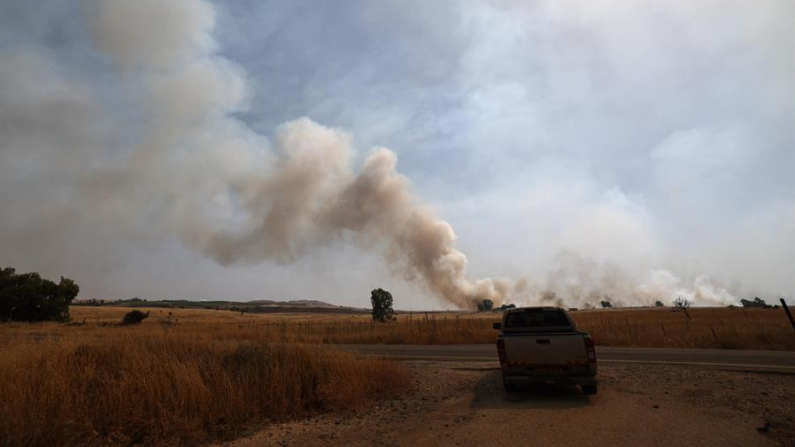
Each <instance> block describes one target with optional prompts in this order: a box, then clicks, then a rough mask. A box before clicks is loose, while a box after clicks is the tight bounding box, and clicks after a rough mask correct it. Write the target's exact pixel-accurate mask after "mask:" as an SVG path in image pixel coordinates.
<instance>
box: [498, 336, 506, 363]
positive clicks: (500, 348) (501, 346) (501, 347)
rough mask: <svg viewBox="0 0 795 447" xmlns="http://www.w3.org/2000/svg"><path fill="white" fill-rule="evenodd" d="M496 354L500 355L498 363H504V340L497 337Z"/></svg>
mask: <svg viewBox="0 0 795 447" xmlns="http://www.w3.org/2000/svg"><path fill="white" fill-rule="evenodd" d="M497 355H498V356H500V363H505V362H506V361H507V360H506V357H505V340H503V339H501V338H498V339H497Z"/></svg>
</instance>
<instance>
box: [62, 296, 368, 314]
mask: <svg viewBox="0 0 795 447" xmlns="http://www.w3.org/2000/svg"><path fill="white" fill-rule="evenodd" d="M72 305H73V306H102V307H106V306H111V307H160V308H179V309H214V310H230V311H234V312H251V313H277V312H278V313H289V312H296V313H299V312H320V313H369V312H370V310H369V309H362V308H358V307H347V306H337V305H334V304H330V303H326V302H325V301H318V300H290V301H272V300H255V301H188V300H155V301H149V300H145V299H144V300H142V299H140V298H133V299H129V300H113V301H110V300H96V299H90V300H75V301H73V302H72Z"/></svg>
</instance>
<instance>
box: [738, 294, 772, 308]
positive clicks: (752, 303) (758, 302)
mask: <svg viewBox="0 0 795 447" xmlns="http://www.w3.org/2000/svg"><path fill="white" fill-rule="evenodd" d="M740 304H742V305H743V307H758V308H762V309H769V308H771V307H773V306H771V305H770V304H767V303H766V302H765V300H763V299H762V298H759V297H756V298H754V300H753V301H749V300H745V299H742V300H740Z"/></svg>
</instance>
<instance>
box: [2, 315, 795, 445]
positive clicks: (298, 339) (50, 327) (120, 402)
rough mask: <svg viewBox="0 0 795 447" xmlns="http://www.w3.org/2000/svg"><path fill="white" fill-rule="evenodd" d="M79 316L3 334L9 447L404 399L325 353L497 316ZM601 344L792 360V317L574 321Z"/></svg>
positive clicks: (223, 428)
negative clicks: (769, 354)
mask: <svg viewBox="0 0 795 447" xmlns="http://www.w3.org/2000/svg"><path fill="white" fill-rule="evenodd" d="M129 310H130V309H129V308H118V307H73V308H72V311H71V313H72V320H73V323H71V324H58V323H38V324H24V323H4V324H0V396H3V399H0V445H26V446H27V445H31V446H33V445H102V444H108V443H110V444H120V445H125V444H137V443H143V444H160V445H162V444H166V445H193V444H199V443H204V442H208V441H211V440H218V439H230V438H234V437H236V436H239V435H240V434H241V433H246V432H247V431H248V430H252V429H254V428H256V427H258V426H261V425H262V424H265V423H267V422H268V421H272V420H283V419H289V418H294V417H302V416H305V415H307V414H312V413H318V412H323V411H346V410H351V409H353V408H361V407H366V406H367V405H368V402H373V401H375V400H376V399H377V398H379V397H389V396H393V395H396V394H398V393H402V392H404V391H406V390H407V389H408V387H409V380H408V376H407V374H406V372H405V370H404V369H403V368H402V367H401V366H400V365H398V364H394V363H390V362H385V361H381V360H365V359H360V358H356V357H354V356H352V355H350V354H345V353H342V352H339V351H337V350H335V349H333V348H330V347H328V346H324V347H320V346H317V344H318V343H339V344H344V343H392V344H395V343H403V344H466V343H492V342H493V341H494V339H495V335H496V334H495V331H494V330H493V329H492V328H491V325H492V323H493V322H494V321H497V320H498V318H499V317H500V314H499V313H482V314H467V313H439V314H427V315H426V314H416V313H415V314H410V315H409V314H403V315H400V316H399V317H398V319H397V321H394V322H391V323H387V324H380V323H373V322H372V321H371V320H370V319H369V317H368V316H366V315H337V314H311V313H310V314H306V313H302V314H283V313H278V314H241V313H239V312H231V311H223V310H219V311H216V310H199V309H149V311H150V312H151V314H150V317H149V318H148V319H146V320H145V321H144V322H143V323H142V324H140V325H136V326H119V325H117V324H116V323H118V322H119V321H120V320H121V317H122V315H124V313H126V312H128V311H129ZM572 315H573V316H574V318H575V319H576V321H577V323H578V325H579V327H580V328H581V329H583V330H586V331H588V332H590V333H591V334H592V336H593V337H594V339H595V340H596V343H597V345H601V346H637V347H683V348H731V349H774V350H795V334H793V330H792V327H790V325H789V321H788V320H787V319H786V317H785V315H784V313H783V312H782V311H781V309H691V310H690V315H691V317H690V318H688V317H687V316H686V315H685V314H684V313H683V312H677V311H674V310H672V309H613V310H598V311H578V312H572Z"/></svg>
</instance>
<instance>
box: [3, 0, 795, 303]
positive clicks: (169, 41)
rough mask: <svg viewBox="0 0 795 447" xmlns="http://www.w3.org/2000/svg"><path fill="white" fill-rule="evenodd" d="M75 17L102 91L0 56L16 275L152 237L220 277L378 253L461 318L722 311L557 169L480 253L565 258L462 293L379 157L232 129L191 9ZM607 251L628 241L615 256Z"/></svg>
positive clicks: (117, 9) (108, 268) (209, 22)
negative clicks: (341, 253) (546, 312)
mask: <svg viewBox="0 0 795 447" xmlns="http://www.w3.org/2000/svg"><path fill="white" fill-rule="evenodd" d="M84 12H85V14H84V16H83V17H82V22H81V26H82V27H84V28H85V29H81V30H80V31H79V32H75V33H74V34H76V35H83V34H86V35H88V36H89V39H90V41H91V44H92V47H93V48H94V50H95V52H94V53H93V54H92V58H97V59H101V61H100V62H96V61H94V63H95V65H94V66H95V68H96V71H97V72H98V74H97V78H98V79H100V80H101V81H102V82H98V83H92V82H88V81H85V80H83V79H81V77H80V76H79V75H76V74H75V71H73V70H67V69H64V68H63V66H62V64H61V63H59V59H58V57H59V56H58V55H57V54H55V53H56V52H55V51H52V49H51V48H48V47H46V45H40V44H25V45H16V46H8V48H9V49H4V50H2V51H0V134H1V135H2V138H0V200H2V203H3V206H2V209H0V212H2V213H3V214H2V219H0V236H2V238H0V239H2V240H0V249H2V250H3V251H4V252H6V253H15V254H17V257H18V258H19V259H27V257H28V256H31V257H36V256H38V258H37V261H36V262H35V263H33V262H32V263H31V265H35V266H37V267H38V266H40V267H41V268H42V269H44V268H50V269H61V268H63V267H62V266H63V265H65V264H69V263H71V262H72V259H73V258H75V257H79V256H82V254H83V253H88V254H86V255H85V256H83V257H82V258H81V259H89V261H85V263H84V264H85V265H83V266H82V267H83V268H85V270H86V271H91V272H94V274H96V275H97V276H106V275H111V274H112V272H113V270H114V266H115V265H118V264H119V263H120V262H121V261H119V260H118V258H119V256H121V257H123V256H124V255H123V254H122V255H119V253H125V252H127V251H129V250H131V247H134V248H135V249H139V248H140V249H142V250H144V251H145V250H146V247H147V246H148V245H155V244H158V243H159V241H161V240H163V239H162V238H163V237H167V236H164V235H171V237H173V235H177V237H178V239H179V240H180V241H181V243H182V244H184V246H187V247H190V249H191V250H194V251H196V252H199V253H201V254H203V255H204V256H207V257H209V258H211V259H213V260H214V261H215V262H217V263H218V264H220V265H222V266H251V265H258V264H261V263H265V262H268V263H275V264H291V263H294V262H297V261H300V260H301V259H302V258H306V257H310V256H312V255H313V253H316V252H317V250H319V249H321V248H323V247H327V246H332V245H335V244H354V245H355V246H357V247H361V248H364V249H367V250H374V251H378V252H380V253H383V257H384V259H385V260H386V262H388V264H389V265H390V267H391V268H392V270H393V271H394V272H397V273H399V274H400V275H402V276H403V277H405V278H406V279H407V280H409V281H411V282H413V283H414V284H417V285H419V286H420V287H422V288H424V289H425V290H426V291H427V292H428V293H429V294H430V295H432V296H434V297H435V298H437V299H438V300H439V302H440V303H443V304H449V305H451V306H455V307H459V308H464V309H473V308H474V307H475V304H476V303H478V302H480V301H482V300H484V299H490V300H492V301H493V302H495V304H497V305H500V304H502V303H506V302H513V303H516V304H551V305H552V304H554V305H570V306H584V305H587V304H595V303H598V302H599V301H600V300H604V299H607V300H611V301H612V302H613V303H614V304H617V303H621V302H623V303H626V304H652V303H654V301H656V300H661V301H663V302H665V303H667V304H668V303H671V302H672V301H673V300H674V299H675V298H677V297H679V296H681V297H684V298H687V299H691V300H694V301H696V303H697V304H699V305H705V304H716V305H717V304H726V303H731V302H735V301H736V298H735V297H734V296H733V295H732V294H731V293H730V292H729V291H728V290H731V288H730V287H724V286H723V285H722V284H718V283H716V282H714V281H712V280H711V279H710V278H709V277H706V276H703V275H685V274H681V273H679V274H675V273H673V272H672V271H669V270H667V269H662V268H655V267H654V266H655V265H671V264H672V263H666V262H665V260H660V259H658V258H655V259H652V260H651V261H648V262H647V260H646V259H645V256H646V254H647V253H649V252H657V251H660V250H659V245H660V244H658V243H657V241H655V240H653V238H647V237H646V235H647V234H648V233H652V231H650V230H649V228H650V227H651V226H652V225H651V224H650V222H651V220H652V219H651V217H649V216H648V215H646V214H644V213H643V212H640V211H638V210H637V209H636V207H633V206H632V204H631V203H630V204H629V205H627V202H631V201H630V200H628V199H626V197H624V196H622V195H621V194H614V196H621V197H619V198H618V199H615V200H614V201H613V202H609V201H608V202H606V203H601V202H599V200H592V197H589V196H588V193H587V191H588V190H589V188H588V187H587V186H585V187H582V188H579V189H580V190H582V191H586V192H582V191H579V190H578V189H577V182H576V181H574V180H572V179H573V178H576V177H577V175H576V174H574V175H572V174H571V173H570V172H562V173H561V175H559V176H558V177H559V179H558V181H559V182H560V183H561V184H564V186H563V187H561V188H560V189H557V188H558V186H556V184H555V183H551V184H552V185H553V186H551V187H550V186H548V185H546V186H545V185H543V184H542V185H541V186H540V187H539V188H536V191H537V192H540V193H539V194H538V195H536V196H533V197H532V198H531V199H529V200H528V202H531V203H530V205H531V206H537V209H533V210H534V211H537V212H538V213H543V214H544V215H549V216H550V222H552V223H551V224H548V225H547V226H546V227H544V226H543V225H542V226H540V227H539V229H536V230H533V228H531V225H529V224H528V225H527V228H521V229H520V230H518V231H515V232H510V233H508V232H506V234H513V235H515V234H525V233H528V234H529V233H530V232H531V231H536V233H533V234H534V235H533V236H532V237H530V236H528V237H527V238H526V239H527V241H530V242H526V241H518V240H510V241H504V242H505V243H502V244H489V245H490V246H489V247H486V248H484V249H483V251H488V250H495V251H504V250H505V249H506V248H507V249H512V248H514V247H516V246H519V245H522V244H525V243H527V244H531V243H532V244H536V246H539V245H541V244H543V243H544V242H546V239H549V240H552V239H551V238H547V236H546V235H547V234H551V233H552V232H553V230H554V231H557V230H559V229H560V228H562V230H560V231H559V232H560V234H562V236H561V237H560V238H559V239H560V240H562V241H563V242H565V244H563V243H560V244H559V243H558V239H555V241H553V242H549V244H550V245H560V246H564V245H566V246H571V247H575V250H569V251H566V250H564V251H562V252H561V253H560V254H559V255H558V256H557V257H554V258H553V259H552V261H551V262H547V261H545V262H547V265H548V267H547V268H546V269H544V271H543V272H540V271H538V272H537V271H533V269H532V268H528V269H527V270H529V272H528V271H525V270H523V271H521V272H518V273H517V272H516V271H513V272H511V274H510V275H508V276H512V277H514V278H522V277H523V276H526V275H527V277H526V278H524V279H518V280H509V279H505V278H483V279H471V278H468V277H467V257H466V256H465V254H464V253H463V252H462V251H460V250H458V249H457V248H456V234H455V232H454V231H453V228H452V227H451V225H450V224H448V223H447V222H445V221H444V220H442V219H440V218H439V217H437V215H436V214H435V212H434V211H433V210H432V209H430V208H429V207H427V206H426V205H425V204H424V203H423V201H422V200H420V199H419V198H417V197H415V196H414V195H413V194H412V188H411V184H410V182H409V180H408V179H407V178H406V177H405V176H404V175H402V174H401V173H400V172H398V170H397V163H398V161H397V157H396V155H395V153H394V152H392V151H390V150H389V149H386V148H383V147H376V148H373V149H371V150H370V151H369V153H368V154H367V155H366V156H364V157H361V156H360V154H359V153H358V152H357V150H356V149H355V148H354V139H353V136H352V135H351V134H349V133H348V132H346V131H344V130H341V129H336V128H331V127H326V126H323V125H321V124H318V123H316V122H314V121H312V120H311V119H309V118H300V119H297V120H294V121H290V122H287V123H284V124H282V125H281V126H279V127H278V129H276V131H275V134H274V137H273V138H267V137H265V136H264V135H262V134H260V133H258V132H256V131H254V130H253V129H252V128H251V127H250V126H249V125H247V124H246V122H244V120H242V119H240V118H239V114H241V113H244V112H245V111H246V110H247V109H248V107H249V105H250V104H251V103H252V101H253V100H254V94H253V92H252V87H251V82H249V80H248V79H247V74H246V72H245V70H243V69H242V67H240V66H239V65H238V64H236V63H235V62H233V61H231V60H229V59H227V58H225V57H224V56H223V55H222V54H221V53H220V52H219V44H218V42H216V40H215V38H214V27H215V24H216V20H217V18H216V11H215V10H214V8H213V6H212V5H211V4H210V3H209V2H207V1H205V0H180V1H162V0H89V1H88V4H87V6H86V8H85V11H84ZM490 28H493V27H490ZM65 29H68V27H65ZM72 31H74V30H72ZM81 33H82V34H81ZM1 37H3V36H2V35H0V38H1ZM47 39H49V37H46V38H42V41H46V40H47ZM500 45H501V44H500ZM644 51H645V49H644ZM556 54H557V52H556ZM263 57H268V56H267V55H264V56H263ZM87 59H88V62H92V61H93V60H94V59H91V58H87ZM475 65H477V66H478V67H480V65H482V64H475ZM567 72H568V71H567ZM265 82H267V80H265ZM553 87H554V85H553ZM473 89H474V87H473ZM567 94H568V93H567ZM508 96H512V95H508ZM487 102H488V101H484V103H487ZM533 115H534V116H535V115H537V114H536V113H535V112H533ZM698 137H699V136H698V135H695V136H688V135H684V136H680V137H679V138H678V139H677V140H676V141H674V142H673V143H677V144H673V143H671V147H667V146H665V145H663V147H662V148H660V149H659V150H657V151H656V152H655V153H654V154H653V155H654V157H656V158H655V160H656V161H657V162H659V163H661V164H663V165H664V166H670V168H669V169H667V170H663V171H662V172H661V175H660V179H659V181H660V182H661V183H662V184H664V185H667V184H669V183H676V184H680V183H682V181H681V180H680V179H678V178H677V177H676V175H679V173H680V172H681V169H679V168H678V166H679V164H682V163H680V161H681V159H685V161H687V160H688V159H687V158H686V157H687V155H688V153H689V151H690V149H688V150H687V151H684V152H682V153H680V152H681V151H679V150H678V149H677V148H678V147H679V145H678V143H680V142H681V141H679V140H686V141H690V140H695V141H696V142H695V143H692V144H694V145H700V144H701V143H700V142H699V140H698ZM684 164H686V165H687V163H684ZM544 169H545V170H547V171H549V169H547V168H544ZM539 170H542V169H541V168H539ZM689 175H690V177H692V178H694V179H697V180H698V181H699V182H700V181H701V179H702V177H704V176H703V175H701V173H700V172H694V173H691V174H689ZM690 177H688V178H690ZM45 180H46V181H45ZM694 183H695V182H694ZM572 185H573V186H572ZM566 188H569V189H572V190H574V191H575V192H574V193H572V194H570V196H571V197H574V198H573V199H571V197H569V198H570V199H571V200H569V201H568V202H567V203H572V204H574V205H572V206H571V210H569V209H566V208H565V206H563V205H561V203H563V202H564V200H562V199H559V198H561V197H562V196H563V195H564V194H562V193H561V191H564V193H565V191H566ZM691 189H692V190H695V189H697V188H691ZM15 191H19V192H23V193H20V194H19V195H17V194H16V193H15ZM578 191H579V192H578ZM525 195H526V196H532V195H531V194H525ZM580 196H583V198H578V197H580ZM688 197H689V195H688ZM518 200H519V198H518V197H511V198H510V201H511V202H514V201H518ZM611 200H612V199H611ZM556 202H560V203H556ZM581 202H582V203H581ZM591 202H597V203H596V204H595V205H594V204H593V203H591ZM783 203H784V204H783V205H781V207H782V209H784V208H786V207H787V206H789V207H790V208H787V209H788V210H789V211H787V212H788V213H789V214H786V213H782V212H779V211H778V208H775V209H773V211H771V212H770V214H771V215H774V216H785V217H786V219H785V220H783V221H782V222H783V223H780V224H779V223H777V222H778V221H776V222H774V223H775V224H776V225H778V226H780V227H781V228H783V230H782V231H781V232H780V233H782V234H789V235H791V234H792V231H791V230H792V219H791V203H790V202H783ZM31 204H35V206H33V205H31ZM581 205H582V206H581ZM777 206H778V205H777ZM477 211H478V213H481V214H482V213H484V212H485V211H484V210H482V209H478V210H477ZM641 211H642V210H641ZM785 211H786V210H785ZM553 219H554V221H553ZM505 220H506V221H510V220H512V219H505ZM564 222H565V224H564ZM572 222H573V223H572ZM749 222H751V224H749V225H752V224H754V223H755V221H752V220H749ZM558 227H559V228H558ZM459 229H460V228H459ZM743 233H744V234H749V233H750V232H748V231H744V232H743ZM462 234H464V233H462ZM539 234H541V236H540V237H539ZM594 235H596V237H594ZM506 237H507V236H506ZM511 237H512V238H516V236H511ZM630 239H631V240H630ZM623 240H630V242H629V243H625V244H622V243H618V242H617V241H623ZM749 245H754V244H749ZM756 245H759V244H756ZM589 246H590V247H593V252H594V253H608V252H611V253H618V255H617V257H623V258H622V259H625V260H629V261H627V262H624V263H623V264H621V265H619V264H616V263H613V262H611V261H609V260H604V259H595V258H594V257H593V256H592V255H593V253H590V252H587V250H583V247H589ZM763 248H764V247H763ZM536 249H537V247H530V250H524V251H532V250H536ZM558 249H559V247H558V248H555V249H554V250H553V249H546V251H545V254H544V255H543V256H542V255H539V258H543V259H545V260H546V259H548V258H547V254H548V253H549V252H552V251H556V250H558ZM576 249H580V251H579V252H578V251H576ZM774 249H775V247H773V248H772V249H771V250H767V249H765V250H763V249H761V248H760V249H759V250H760V251H763V252H765V253H766V252H768V251H774ZM538 250H539V251H540V249H538ZM711 252H715V253H720V252H719V251H716V250H711ZM498 256H500V254H499V253H498V254H497V255H494V256H493V258H497V257H498ZM638 259H643V262H636V260H638ZM636 265H637V266H640V267H637V268H636V267H634V266H636ZM522 268H524V267H522ZM759 269H760V270H764V269H762V268H761V267H760V268H759ZM678 271H679V272H681V270H678ZM96 272H100V273H96ZM763 273H764V272H763ZM760 275H761V274H760ZM77 279H78V280H79V279H80V278H77ZM373 286H376V284H374V285H373Z"/></svg>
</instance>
